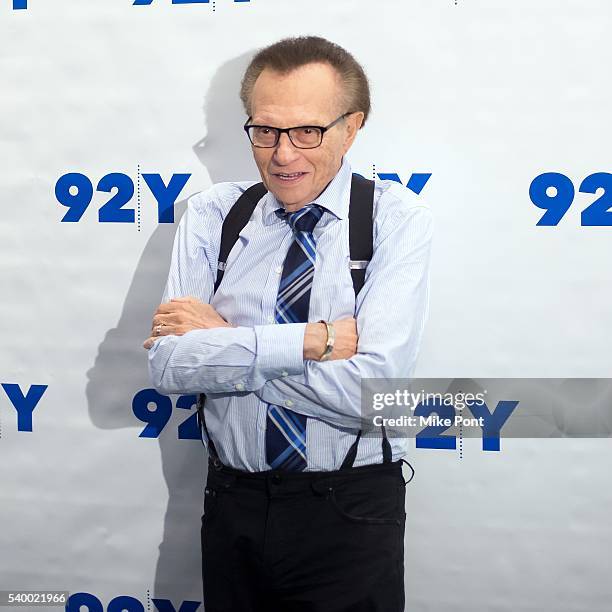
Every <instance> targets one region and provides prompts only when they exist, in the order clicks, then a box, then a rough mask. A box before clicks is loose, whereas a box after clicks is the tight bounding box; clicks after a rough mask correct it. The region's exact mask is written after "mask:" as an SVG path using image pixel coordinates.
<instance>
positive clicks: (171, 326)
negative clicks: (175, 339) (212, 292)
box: [142, 296, 234, 350]
mask: <svg viewBox="0 0 612 612" xmlns="http://www.w3.org/2000/svg"><path fill="white" fill-rule="evenodd" d="M213 327H234V326H233V325H230V324H229V323H228V322H227V321H226V320H225V319H224V318H223V317H222V316H221V315H220V314H219V313H218V312H217V311H216V310H215V309H214V308H213V307H212V306H211V305H210V304H205V303H204V302H202V301H201V300H199V299H198V298H195V297H192V296H186V297H180V298H173V299H171V300H170V301H169V302H166V303H165V304H160V305H159V306H158V308H157V310H156V311H155V314H154V315H153V323H152V325H151V336H150V337H149V338H147V339H146V340H145V342H144V343H143V345H142V346H143V347H144V348H146V349H147V350H148V349H150V348H151V347H152V346H153V343H154V342H155V340H157V339H158V338H160V337H161V336H170V335H172V336H182V335H183V334H186V333H187V332H188V331H191V330H192V329H212V328H213Z"/></svg>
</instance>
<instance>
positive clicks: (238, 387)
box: [234, 383, 244, 391]
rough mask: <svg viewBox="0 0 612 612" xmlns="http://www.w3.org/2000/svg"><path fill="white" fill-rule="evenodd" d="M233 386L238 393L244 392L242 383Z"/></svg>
mask: <svg viewBox="0 0 612 612" xmlns="http://www.w3.org/2000/svg"><path fill="white" fill-rule="evenodd" d="M234 386H235V387H236V389H238V391H244V385H243V384H242V383H236V384H235V385H234Z"/></svg>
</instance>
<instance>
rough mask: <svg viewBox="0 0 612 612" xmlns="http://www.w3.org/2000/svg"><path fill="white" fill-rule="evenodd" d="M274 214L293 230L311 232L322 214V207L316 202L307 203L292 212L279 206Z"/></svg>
mask: <svg viewBox="0 0 612 612" xmlns="http://www.w3.org/2000/svg"><path fill="white" fill-rule="evenodd" d="M276 214H277V215H278V216H279V217H280V218H281V219H285V220H286V221H287V223H288V224H289V225H290V226H291V229H292V230H293V231H294V232H312V230H313V229H314V227H315V225H316V224H317V222H318V221H319V219H320V218H321V216H322V215H323V209H322V208H321V207H320V206H318V205H317V204H308V205H307V206H304V207H302V208H300V210H296V211H295V212H292V213H288V212H287V211H285V210H284V209H282V208H280V209H278V210H277V211H276Z"/></svg>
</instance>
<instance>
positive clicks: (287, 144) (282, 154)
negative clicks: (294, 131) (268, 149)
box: [274, 132, 299, 165]
mask: <svg viewBox="0 0 612 612" xmlns="http://www.w3.org/2000/svg"><path fill="white" fill-rule="evenodd" d="M298 156H299V149H298V148H297V147H294V146H293V143H292V142H291V140H290V138H289V134H287V132H283V133H282V134H281V135H280V138H279V139H278V144H277V145H276V149H275V151H274V157H275V158H276V161H278V163H279V164H281V165H286V164H288V163H289V162H292V161H294V160H295V159H296V158H297V157H298Z"/></svg>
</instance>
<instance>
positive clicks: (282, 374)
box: [281, 370, 289, 376]
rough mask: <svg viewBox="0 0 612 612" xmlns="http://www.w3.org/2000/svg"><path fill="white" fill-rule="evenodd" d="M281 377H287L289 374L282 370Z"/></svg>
mask: <svg viewBox="0 0 612 612" xmlns="http://www.w3.org/2000/svg"><path fill="white" fill-rule="evenodd" d="M281 376H289V372H286V371H285V370H283V371H282V372H281Z"/></svg>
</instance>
